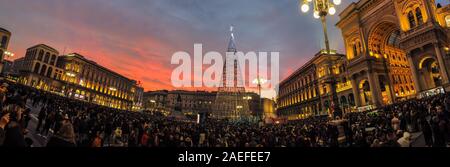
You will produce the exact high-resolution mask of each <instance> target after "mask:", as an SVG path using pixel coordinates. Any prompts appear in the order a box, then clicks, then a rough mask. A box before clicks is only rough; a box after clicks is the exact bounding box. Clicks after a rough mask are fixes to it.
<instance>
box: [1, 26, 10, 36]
mask: <svg viewBox="0 0 450 167" xmlns="http://www.w3.org/2000/svg"><path fill="white" fill-rule="evenodd" d="M0 31H2V32H4V33H7V34H9V35H11V32H10V31H8V30H6V29H4V28H2V27H0Z"/></svg>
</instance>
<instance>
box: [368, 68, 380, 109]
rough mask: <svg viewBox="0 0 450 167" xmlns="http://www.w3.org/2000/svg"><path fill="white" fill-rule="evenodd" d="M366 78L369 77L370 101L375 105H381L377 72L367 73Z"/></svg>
mask: <svg viewBox="0 0 450 167" xmlns="http://www.w3.org/2000/svg"><path fill="white" fill-rule="evenodd" d="M367 78H368V79H369V84H370V92H371V93H372V102H373V104H374V105H375V106H376V107H381V104H382V103H381V98H382V97H381V93H380V88H379V87H380V86H379V85H380V84H379V82H377V81H378V74H377V73H376V72H372V73H370V72H369V73H367Z"/></svg>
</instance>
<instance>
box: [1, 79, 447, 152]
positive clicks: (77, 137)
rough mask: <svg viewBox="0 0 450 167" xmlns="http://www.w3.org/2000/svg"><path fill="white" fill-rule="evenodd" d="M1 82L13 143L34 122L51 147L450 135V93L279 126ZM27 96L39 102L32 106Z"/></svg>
mask: <svg viewBox="0 0 450 167" xmlns="http://www.w3.org/2000/svg"><path fill="white" fill-rule="evenodd" d="M0 85H1V86H0V102H1V103H0V106H1V107H2V111H7V112H2V115H1V116H2V117H1V120H0V144H1V145H5V144H6V145H8V146H18V147H20V146H21V147H27V146H31V145H32V144H29V142H27V141H25V139H24V132H26V131H27V129H28V131H30V130H29V129H30V128H33V130H34V129H35V132H36V133H42V134H43V135H44V136H52V137H51V138H50V139H49V140H48V142H47V146H49V147H74V146H79V147H103V146H105V147H109V146H128V147H400V146H403V147H410V146H411V145H412V144H411V143H412V141H411V134H416V132H423V135H424V138H425V142H426V145H427V146H432V147H445V146H446V145H447V144H448V143H449V139H450V133H449V129H450V123H449V114H448V109H447V108H448V106H449V104H448V103H449V102H450V100H449V99H450V94H443V95H437V96H433V97H426V98H422V99H414V100H408V101H403V102H398V103H396V104H392V105H389V106H385V107H383V108H380V109H379V110H378V111H367V112H354V113H346V114H345V115H343V117H341V118H340V119H341V121H342V122H343V123H342V124H341V125H331V124H330V121H332V119H331V118H326V117H311V118H307V119H303V120H296V121H290V122H288V123H285V124H274V125H270V124H268V125H261V124H251V123H244V122H231V121H227V120H215V119H206V120H205V121H202V123H201V124H197V123H194V122H185V121H177V120H168V119H167V118H166V117H164V115H162V114H160V115H158V114H147V113H145V112H127V111H123V110H118V109H112V108H107V107H104V106H99V105H95V104H91V103H87V102H84V101H80V100H73V99H68V98H66V97H63V96H59V95H56V94H51V93H47V92H44V91H41V90H37V89H34V88H30V87H26V86H23V85H19V84H15V83H9V84H3V83H2V82H1V81H0ZM27 101H29V102H30V104H29V105H33V106H34V107H32V108H30V110H28V109H27V108H26V106H27V105H25V104H27ZM29 105H28V106H29ZM13 106H15V107H13ZM35 109H37V110H40V111H34V110H35ZM13 111H14V112H13ZM33 113H37V118H38V120H37V126H36V127H34V126H32V125H34V124H28V123H27V122H28V121H33V120H30V119H29V118H30V117H31V114H33ZM51 131H54V132H55V133H50V132H51ZM32 133H33V132H32ZM407 134H409V137H408V135H407ZM2 140H3V141H4V142H2ZM27 140H28V139H27Z"/></svg>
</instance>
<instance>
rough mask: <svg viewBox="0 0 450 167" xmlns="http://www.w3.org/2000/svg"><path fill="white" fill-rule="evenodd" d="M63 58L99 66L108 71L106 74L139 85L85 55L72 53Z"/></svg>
mask: <svg viewBox="0 0 450 167" xmlns="http://www.w3.org/2000/svg"><path fill="white" fill-rule="evenodd" d="M61 57H63V58H64V57H66V58H70V57H75V58H78V59H80V60H82V61H84V62H87V63H90V64H92V65H94V66H97V67H99V68H100V69H102V70H104V71H106V72H108V73H112V74H114V75H116V76H118V77H121V78H123V79H126V80H129V81H130V82H134V83H135V84H137V82H136V80H133V79H129V78H127V77H125V76H123V75H121V74H119V73H117V72H115V71H112V70H110V69H108V68H106V67H104V66H102V65H100V64H98V63H97V62H95V61H92V60H89V59H87V58H85V57H84V56H83V55H81V54H79V53H70V54H67V55H62V56H61ZM136 86H139V85H136Z"/></svg>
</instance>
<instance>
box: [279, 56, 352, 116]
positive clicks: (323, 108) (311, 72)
mask: <svg viewBox="0 0 450 167" xmlns="http://www.w3.org/2000/svg"><path fill="white" fill-rule="evenodd" d="M324 53H325V52H324V51H321V52H319V53H317V54H316V55H315V56H314V57H313V58H312V59H311V60H310V61H308V62H307V63H306V64H305V65H303V66H302V67H300V68H299V69H298V70H297V71H295V72H294V73H293V74H292V75H290V76H289V77H287V78H286V79H285V80H283V81H282V82H281V83H280V92H279V96H278V99H277V102H278V108H277V114H278V115H279V116H281V117H285V118H287V119H288V120H297V119H304V118H307V117H310V116H317V115H330V114H331V110H330V107H331V105H333V104H332V103H331V102H332V93H331V85H330V84H329V82H328V81H329V80H330V79H331V77H335V78H337V79H336V80H337V84H336V91H337V93H338V95H339V96H338V97H339V102H340V106H341V107H342V110H343V111H344V112H348V111H350V110H351V108H352V107H354V94H353V92H351V84H350V80H349V79H348V78H347V73H346V72H347V71H346V58H345V56H344V55H342V54H337V53H335V52H333V54H324ZM330 62H335V63H334V64H331V65H332V68H329V66H330ZM329 69H332V71H330V70H329Z"/></svg>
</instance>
